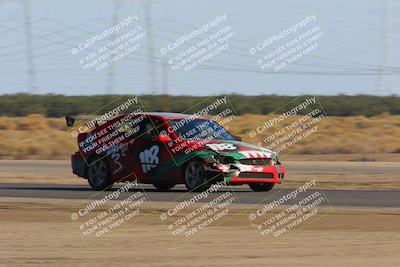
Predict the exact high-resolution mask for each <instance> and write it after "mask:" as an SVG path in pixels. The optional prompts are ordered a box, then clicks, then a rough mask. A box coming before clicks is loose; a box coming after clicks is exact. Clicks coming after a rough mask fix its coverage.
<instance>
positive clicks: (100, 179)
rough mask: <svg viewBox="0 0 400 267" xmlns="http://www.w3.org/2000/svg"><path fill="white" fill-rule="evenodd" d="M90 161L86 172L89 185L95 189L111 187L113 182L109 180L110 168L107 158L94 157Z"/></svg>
mask: <svg viewBox="0 0 400 267" xmlns="http://www.w3.org/2000/svg"><path fill="white" fill-rule="evenodd" d="M91 162H92V163H90V165H89V167H88V172H87V178H88V182H89V185H90V187H91V188H92V189H93V190H96V191H101V190H105V189H109V188H111V187H112V186H113V184H114V182H113V181H112V180H111V170H110V165H109V164H108V162H107V160H106V159H94V160H92V161H91Z"/></svg>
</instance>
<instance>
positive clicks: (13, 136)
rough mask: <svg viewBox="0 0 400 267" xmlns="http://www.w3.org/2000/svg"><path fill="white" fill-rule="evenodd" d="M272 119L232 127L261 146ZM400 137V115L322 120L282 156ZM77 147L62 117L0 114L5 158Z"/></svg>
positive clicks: (381, 145)
mask: <svg viewBox="0 0 400 267" xmlns="http://www.w3.org/2000/svg"><path fill="white" fill-rule="evenodd" d="M270 118H271V116H263V115H252V114H247V115H243V116H240V117H238V118H236V119H235V120H233V121H232V122H231V123H230V124H229V130H230V131H231V132H232V133H234V134H238V135H241V136H242V137H243V140H244V141H245V142H249V143H253V144H256V143H257V142H258V141H259V140H262V139H264V138H265V137H267V135H268V134H271V132H264V133H262V134H259V135H257V136H256V137H254V138H251V137H250V136H249V135H248V132H249V131H250V130H253V129H255V128H256V127H257V126H260V125H261V124H263V122H265V121H267V120H268V119H270ZM295 119H296V118H293V119H292V120H295ZM288 123H289V122H286V124H288ZM275 130H276V129H275ZM398 136H400V116H392V115H380V116H375V117H370V118H367V117H363V116H356V117H330V118H325V119H323V120H322V121H320V122H319V123H318V131H317V132H316V133H314V134H313V135H311V136H309V137H307V138H306V139H304V140H303V141H301V142H300V143H297V144H296V145H295V146H293V147H291V148H290V149H288V150H286V151H285V152H284V153H282V154H292V155H293V154H310V155H311V154H314V155H315V154H342V155H349V154H359V155H372V154H383V153H386V154H387V153H400V140H399V139H398ZM76 149H77V145H76V141H75V139H74V138H72V137H71V135H69V134H68V132H67V131H65V121H64V119H63V118H45V117H43V116H41V115H30V116H27V117H18V118H12V117H0V159H68V158H69V156H70V155H71V154H72V153H73V152H74V151H76ZM362 157H363V156H362ZM361 159H363V158H361Z"/></svg>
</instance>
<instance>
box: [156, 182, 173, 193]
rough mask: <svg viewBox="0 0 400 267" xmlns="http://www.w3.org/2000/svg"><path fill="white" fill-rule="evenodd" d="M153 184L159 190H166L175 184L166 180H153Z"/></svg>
mask: <svg viewBox="0 0 400 267" xmlns="http://www.w3.org/2000/svg"><path fill="white" fill-rule="evenodd" d="M153 185H154V187H155V188H157V189H158V190H160V191H168V190H170V189H171V188H172V187H174V186H175V184H174V183H168V182H154V183H153Z"/></svg>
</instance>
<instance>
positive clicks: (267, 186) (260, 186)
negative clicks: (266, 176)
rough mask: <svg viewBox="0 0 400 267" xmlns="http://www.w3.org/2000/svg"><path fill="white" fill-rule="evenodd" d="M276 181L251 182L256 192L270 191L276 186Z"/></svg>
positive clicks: (251, 186) (250, 184) (250, 185)
mask: <svg viewBox="0 0 400 267" xmlns="http://www.w3.org/2000/svg"><path fill="white" fill-rule="evenodd" d="M274 185H275V183H249V187H250V188H251V189H252V190H253V191H254V192H268V191H270V190H271V189H272V188H274Z"/></svg>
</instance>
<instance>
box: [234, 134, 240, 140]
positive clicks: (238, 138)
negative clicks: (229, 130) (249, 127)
mask: <svg viewBox="0 0 400 267" xmlns="http://www.w3.org/2000/svg"><path fill="white" fill-rule="evenodd" d="M233 137H235V139H236V140H237V141H242V137H240V136H239V135H235V136H233Z"/></svg>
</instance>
